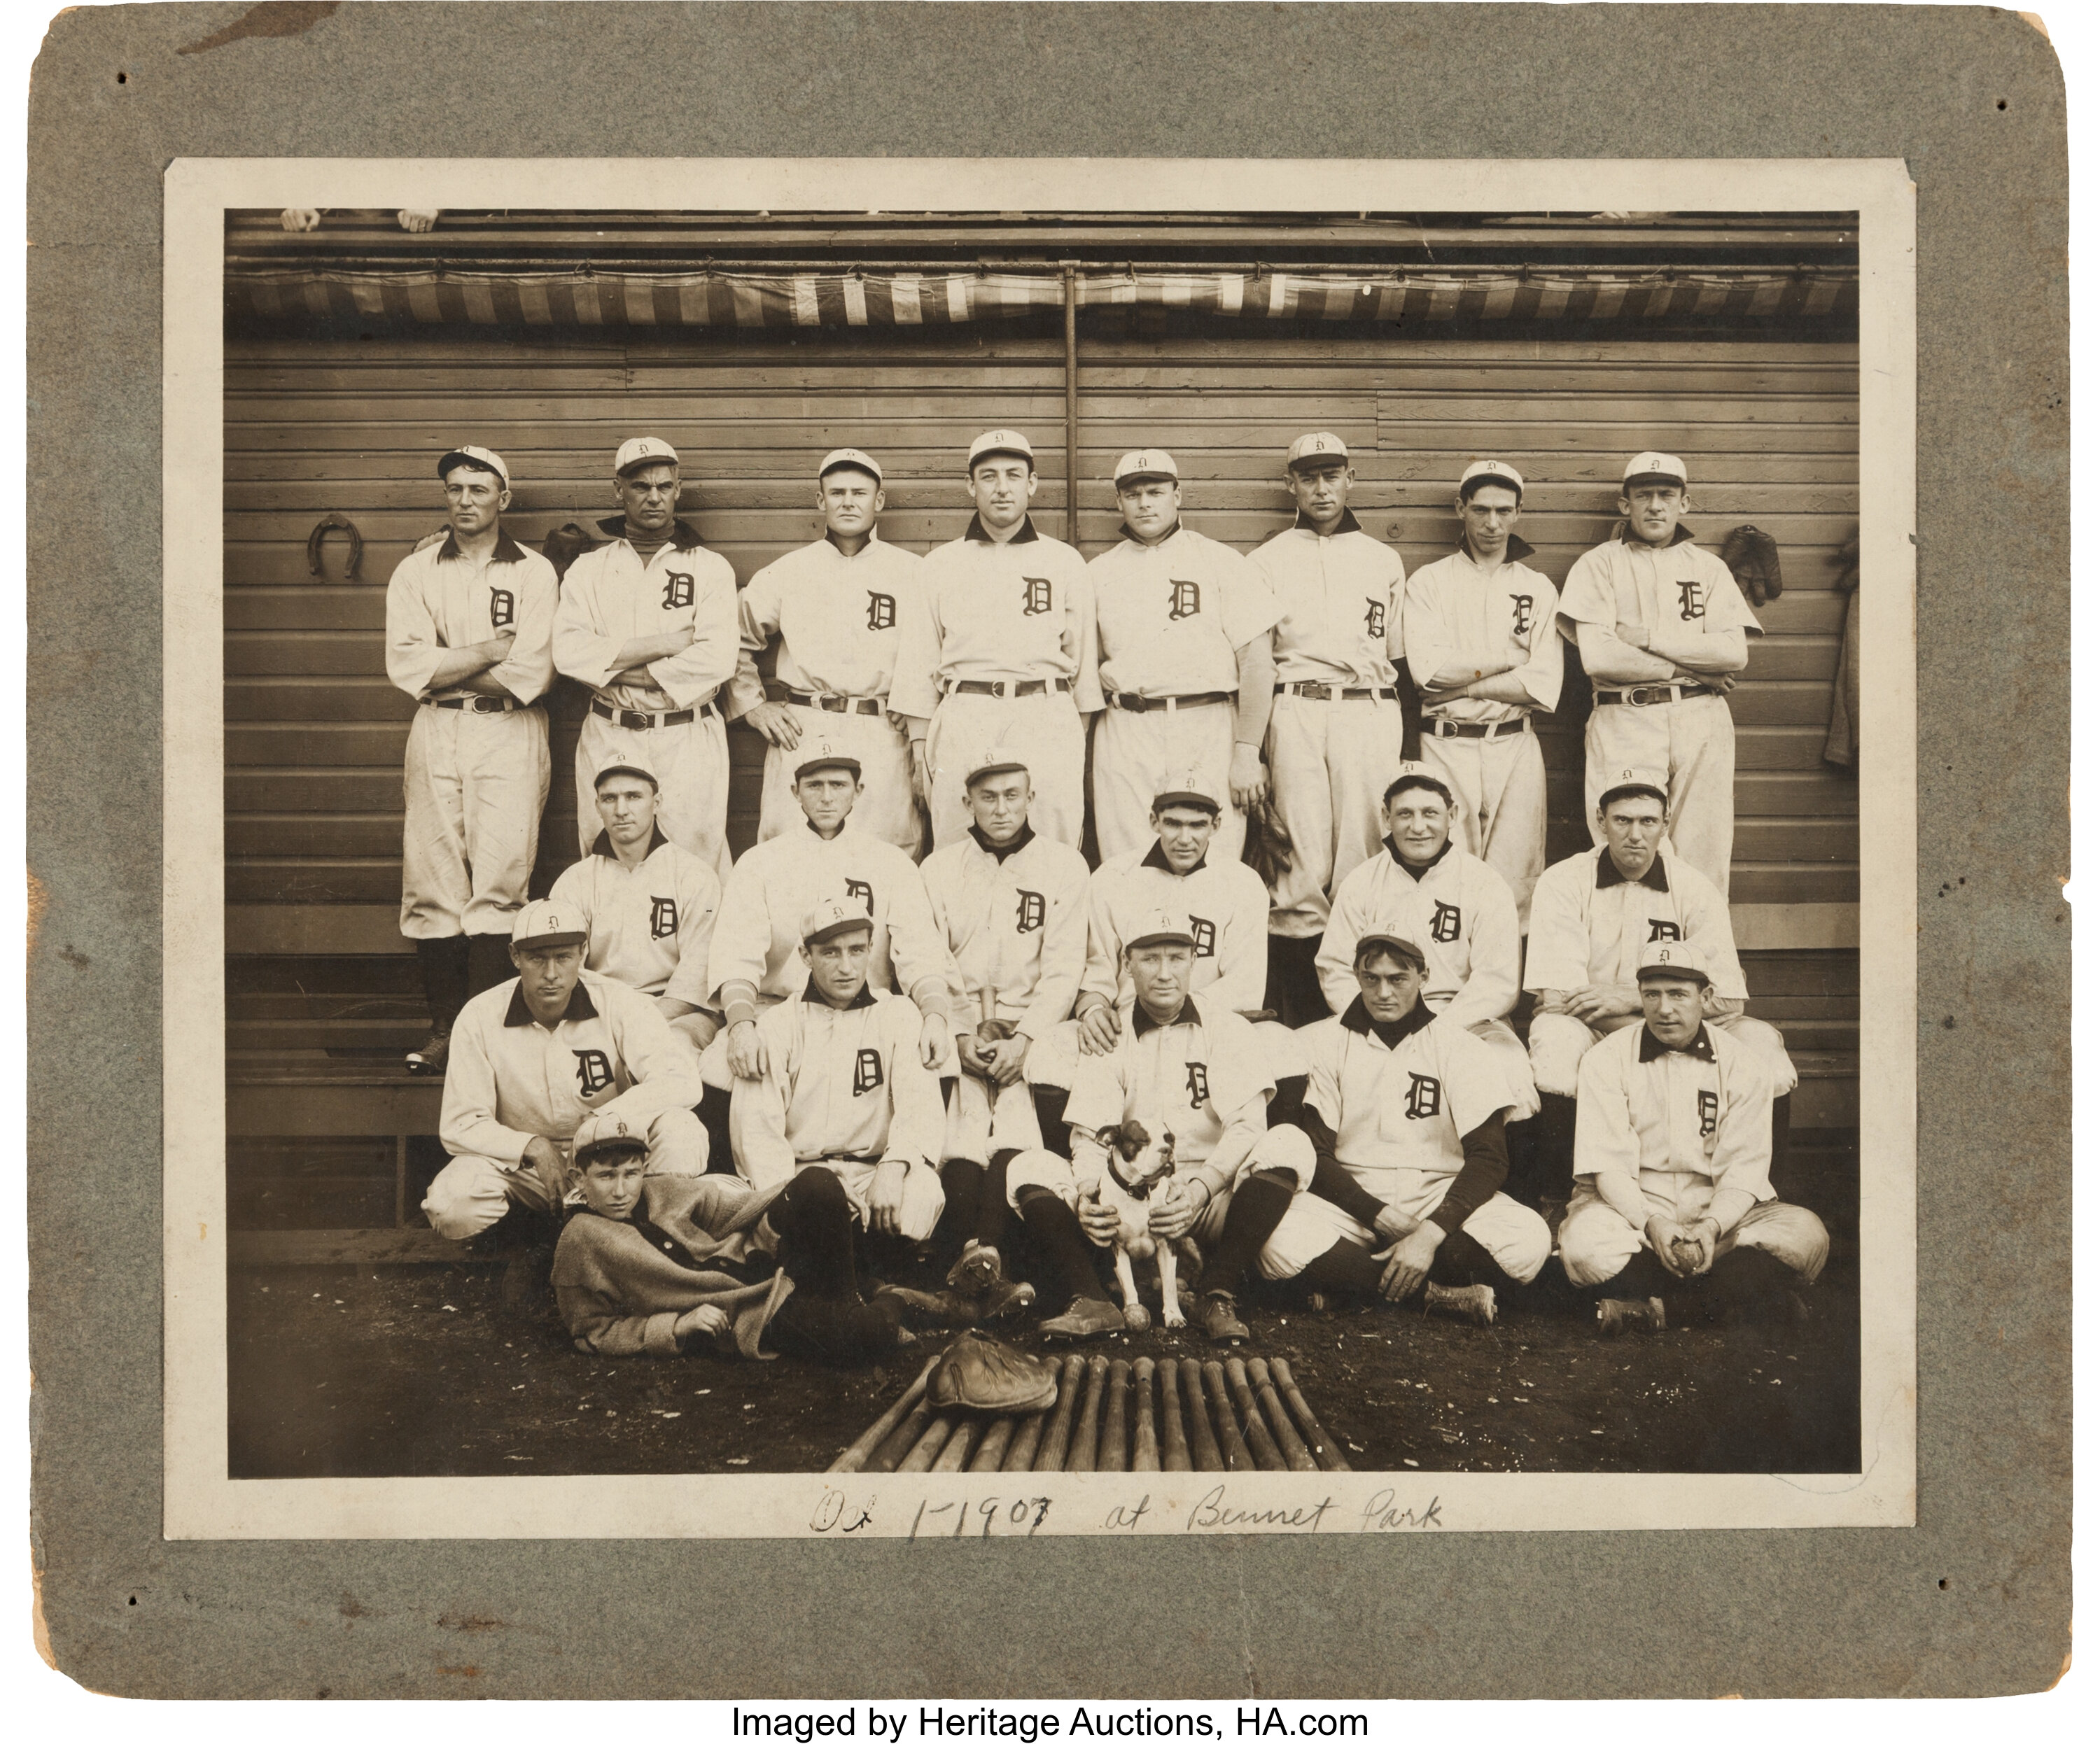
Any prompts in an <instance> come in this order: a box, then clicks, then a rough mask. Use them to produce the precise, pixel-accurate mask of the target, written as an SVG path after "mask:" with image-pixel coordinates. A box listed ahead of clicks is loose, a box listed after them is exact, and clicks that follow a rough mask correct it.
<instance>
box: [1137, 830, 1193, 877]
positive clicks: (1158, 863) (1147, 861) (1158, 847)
mask: <svg viewBox="0 0 2100 1744" xmlns="http://www.w3.org/2000/svg"><path fill="white" fill-rule="evenodd" d="M1210 863H1211V854H1210V850H1209V849H1208V848H1206V849H1205V850H1204V851H1203V857H1202V859H1201V860H1199V861H1197V862H1196V863H1195V865H1193V866H1191V867H1189V870H1187V871H1186V872H1176V870H1174V868H1173V867H1171V866H1170V865H1167V845H1166V843H1163V842H1162V841H1161V840H1160V839H1159V838H1158V836H1154V838H1153V839H1152V851H1151V852H1149V853H1148V854H1147V855H1146V856H1145V858H1144V859H1142V860H1140V861H1138V864H1139V865H1141V866H1150V867H1151V868H1153V870H1154V871H1158V872H1164V873H1165V874H1167V876H1168V877H1169V878H1193V877H1194V876H1195V875H1196V874H1198V872H1200V871H1202V870H1203V868H1204V867H1205V866H1207V865H1209V864H1210Z"/></svg>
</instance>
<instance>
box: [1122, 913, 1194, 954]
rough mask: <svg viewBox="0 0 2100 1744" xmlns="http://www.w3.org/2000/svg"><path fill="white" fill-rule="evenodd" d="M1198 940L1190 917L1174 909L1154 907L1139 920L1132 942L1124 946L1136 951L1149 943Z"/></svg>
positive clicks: (1170, 943)
mask: <svg viewBox="0 0 2100 1744" xmlns="http://www.w3.org/2000/svg"><path fill="white" fill-rule="evenodd" d="M1195 942H1196V933H1195V929H1194V928H1193V927H1191V926H1190V925H1189V917H1188V916H1187V915H1186V914H1180V913H1178V912H1177V911H1176V910H1175V909H1153V910H1152V911H1151V912H1150V913H1149V914H1147V915H1146V916H1145V918H1144V919H1143V920H1142V921H1140V922H1139V923H1138V928H1137V931H1136V932H1135V933H1133V934H1132V936H1131V939H1130V942H1129V943H1128V944H1127V945H1124V946H1123V949H1125V950H1127V951H1134V950H1136V949H1140V947H1142V946H1144V945H1189V946H1192V947H1193V945H1194V944H1195Z"/></svg>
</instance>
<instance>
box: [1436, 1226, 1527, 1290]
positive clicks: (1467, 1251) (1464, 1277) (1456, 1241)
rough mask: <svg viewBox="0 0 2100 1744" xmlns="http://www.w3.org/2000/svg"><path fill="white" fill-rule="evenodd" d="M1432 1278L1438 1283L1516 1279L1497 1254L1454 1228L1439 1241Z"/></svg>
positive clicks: (1500, 1283)
mask: <svg viewBox="0 0 2100 1744" xmlns="http://www.w3.org/2000/svg"><path fill="white" fill-rule="evenodd" d="M1429 1276H1430V1280H1431V1281H1432V1283H1436V1284H1460V1285H1463V1284H1497V1285H1506V1284H1511V1283H1513V1282H1515V1279H1512V1278H1511V1277H1510V1276H1509V1275H1508V1274H1507V1273H1506V1272H1505V1271H1503V1270H1502V1267H1501V1266H1498V1265H1497V1264H1496V1263H1495V1257H1494V1256H1493V1254H1492V1253H1489V1252H1488V1250H1487V1249H1485V1248H1484V1247H1482V1246H1481V1245H1480V1243H1478V1242H1477V1241H1476V1240H1473V1238H1472V1237H1471V1235H1467V1233H1466V1232H1465V1231H1463V1230H1462V1229H1454V1230H1453V1231H1451V1233H1450V1234H1449V1235H1446V1236H1445V1238H1444V1240H1442V1241H1441V1242H1440V1243H1439V1244H1438V1245H1437V1249H1436V1258H1435V1259H1433V1260H1432V1261H1431V1262H1429Z"/></svg>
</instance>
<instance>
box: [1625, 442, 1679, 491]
mask: <svg viewBox="0 0 2100 1744" xmlns="http://www.w3.org/2000/svg"><path fill="white" fill-rule="evenodd" d="M1624 482H1626V483H1627V484H1674V485H1679V486H1682V485H1683V484H1684V483H1686V482H1687V479H1686V478H1685V473H1684V462H1683V461H1682V460H1679V459H1678V457H1677V456H1675V455H1674V454H1657V452H1655V451H1654V450H1652V449H1650V450H1649V451H1648V452H1647V453H1645V454H1637V455H1635V456H1634V457H1633V458H1632V459H1631V460H1629V461H1627V462H1626V478H1625V481H1624Z"/></svg>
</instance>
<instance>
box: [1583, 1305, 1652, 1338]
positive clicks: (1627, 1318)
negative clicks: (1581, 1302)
mask: <svg viewBox="0 0 2100 1744" xmlns="http://www.w3.org/2000/svg"><path fill="white" fill-rule="evenodd" d="M1665 1324H1666V1323H1665V1320H1664V1319H1663V1315H1662V1298H1661V1297H1660V1296H1651V1297H1648V1300H1647V1301H1644V1302H1632V1301H1627V1300H1626V1298H1625V1297H1622V1296H1608V1297H1605V1298H1604V1301H1600V1302H1599V1303H1598V1304H1597V1332H1598V1336H1599V1337H1604V1338H1617V1337H1618V1336H1619V1335H1620V1334H1621V1332H1661V1331H1662V1329H1663V1328H1664V1326H1665Z"/></svg>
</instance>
